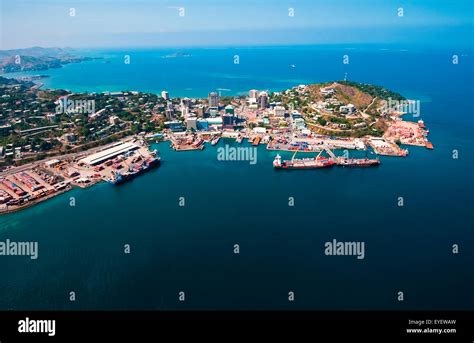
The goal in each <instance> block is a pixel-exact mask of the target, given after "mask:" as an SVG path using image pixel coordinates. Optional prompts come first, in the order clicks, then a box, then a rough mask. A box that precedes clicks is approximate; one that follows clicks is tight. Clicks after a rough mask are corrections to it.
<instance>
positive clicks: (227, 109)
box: [225, 105, 234, 115]
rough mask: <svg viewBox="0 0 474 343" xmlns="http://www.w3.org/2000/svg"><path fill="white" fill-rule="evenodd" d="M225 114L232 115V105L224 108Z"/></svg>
mask: <svg viewBox="0 0 474 343" xmlns="http://www.w3.org/2000/svg"><path fill="white" fill-rule="evenodd" d="M225 113H227V114H232V115H234V106H232V105H227V106H226V107H225Z"/></svg>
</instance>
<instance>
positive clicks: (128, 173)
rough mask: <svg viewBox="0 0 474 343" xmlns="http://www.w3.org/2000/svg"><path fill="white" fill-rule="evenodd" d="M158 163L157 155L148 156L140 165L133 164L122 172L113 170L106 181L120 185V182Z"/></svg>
mask: <svg viewBox="0 0 474 343" xmlns="http://www.w3.org/2000/svg"><path fill="white" fill-rule="evenodd" d="M159 164H160V158H159V157H150V158H148V159H147V160H145V161H143V162H142V163H141V164H140V165H138V166H137V165H135V166H133V167H130V168H129V169H128V170H127V171H125V172H122V173H119V172H115V173H114V175H113V177H112V178H110V179H107V182H108V183H110V184H113V185H120V184H122V183H125V182H127V181H130V180H132V179H134V178H135V177H137V176H138V175H140V174H143V173H144V172H146V171H148V170H149V169H151V168H154V167H156V166H158V165H159Z"/></svg>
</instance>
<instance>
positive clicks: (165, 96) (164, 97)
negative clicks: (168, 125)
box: [161, 91, 170, 100]
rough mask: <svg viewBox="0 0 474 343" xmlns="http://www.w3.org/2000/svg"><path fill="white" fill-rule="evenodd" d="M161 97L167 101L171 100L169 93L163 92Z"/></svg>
mask: <svg viewBox="0 0 474 343" xmlns="http://www.w3.org/2000/svg"><path fill="white" fill-rule="evenodd" d="M161 96H162V97H163V99H165V100H168V99H169V98H170V96H169V94H168V92H167V91H162V92H161Z"/></svg>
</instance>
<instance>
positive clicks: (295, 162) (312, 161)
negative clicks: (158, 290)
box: [273, 152, 336, 169]
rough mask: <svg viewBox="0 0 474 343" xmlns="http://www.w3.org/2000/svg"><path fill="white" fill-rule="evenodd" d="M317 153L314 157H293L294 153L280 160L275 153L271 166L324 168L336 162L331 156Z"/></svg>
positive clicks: (281, 167) (277, 167)
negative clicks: (289, 157)
mask: <svg viewBox="0 0 474 343" xmlns="http://www.w3.org/2000/svg"><path fill="white" fill-rule="evenodd" d="M320 154H321V153H319V155H318V156H316V157H314V158H301V159H295V155H296V152H295V154H294V155H293V158H292V159H291V160H284V161H282V160H281V156H280V155H276V157H275V160H274V161H273V167H274V168H275V169H315V168H326V167H332V166H333V165H334V164H336V162H334V160H333V159H332V158H327V157H322V156H320Z"/></svg>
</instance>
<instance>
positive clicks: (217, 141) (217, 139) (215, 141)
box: [211, 136, 221, 145]
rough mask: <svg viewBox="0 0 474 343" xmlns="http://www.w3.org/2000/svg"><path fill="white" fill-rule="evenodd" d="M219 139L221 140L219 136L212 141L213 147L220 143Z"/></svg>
mask: <svg viewBox="0 0 474 343" xmlns="http://www.w3.org/2000/svg"><path fill="white" fill-rule="evenodd" d="M219 139H221V138H220V137H219V136H217V137H216V138H214V139H213V140H212V141H211V145H216V144H217V143H219Z"/></svg>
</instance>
